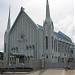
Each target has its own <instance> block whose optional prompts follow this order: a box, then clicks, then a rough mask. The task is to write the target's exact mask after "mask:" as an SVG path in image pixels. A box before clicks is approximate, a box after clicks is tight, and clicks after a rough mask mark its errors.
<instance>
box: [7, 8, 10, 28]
mask: <svg viewBox="0 0 75 75" xmlns="http://www.w3.org/2000/svg"><path fill="white" fill-rule="evenodd" d="M7 29H10V7H9V16H8V25H7Z"/></svg>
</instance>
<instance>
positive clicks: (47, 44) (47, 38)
mask: <svg viewBox="0 0 75 75" xmlns="http://www.w3.org/2000/svg"><path fill="white" fill-rule="evenodd" d="M46 49H48V37H47V36H46Z"/></svg>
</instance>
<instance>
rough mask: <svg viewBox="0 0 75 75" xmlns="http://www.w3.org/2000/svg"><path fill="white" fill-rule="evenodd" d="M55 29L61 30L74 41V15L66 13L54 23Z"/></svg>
mask: <svg viewBox="0 0 75 75" xmlns="http://www.w3.org/2000/svg"><path fill="white" fill-rule="evenodd" d="M54 26H55V27H54V28H55V31H62V32H63V33H65V34H66V35H67V36H69V37H70V38H71V39H72V41H73V42H74V31H75V30H74V17H73V16H71V15H68V16H67V17H66V18H64V19H62V20H60V21H59V22H58V23H57V24H55V25H54Z"/></svg>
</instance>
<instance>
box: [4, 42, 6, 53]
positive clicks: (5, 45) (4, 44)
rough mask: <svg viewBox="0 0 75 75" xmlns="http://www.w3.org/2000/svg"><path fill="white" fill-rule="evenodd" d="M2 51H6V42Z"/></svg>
mask: <svg viewBox="0 0 75 75" xmlns="http://www.w3.org/2000/svg"><path fill="white" fill-rule="evenodd" d="M4 51H5V52H6V43H5V44H4Z"/></svg>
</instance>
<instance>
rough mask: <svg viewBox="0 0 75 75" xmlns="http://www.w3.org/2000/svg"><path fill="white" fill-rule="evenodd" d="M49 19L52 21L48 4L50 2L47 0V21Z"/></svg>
mask: <svg viewBox="0 0 75 75" xmlns="http://www.w3.org/2000/svg"><path fill="white" fill-rule="evenodd" d="M47 18H49V19H50V10H49V3H48V0H47V3H46V19H47Z"/></svg>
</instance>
